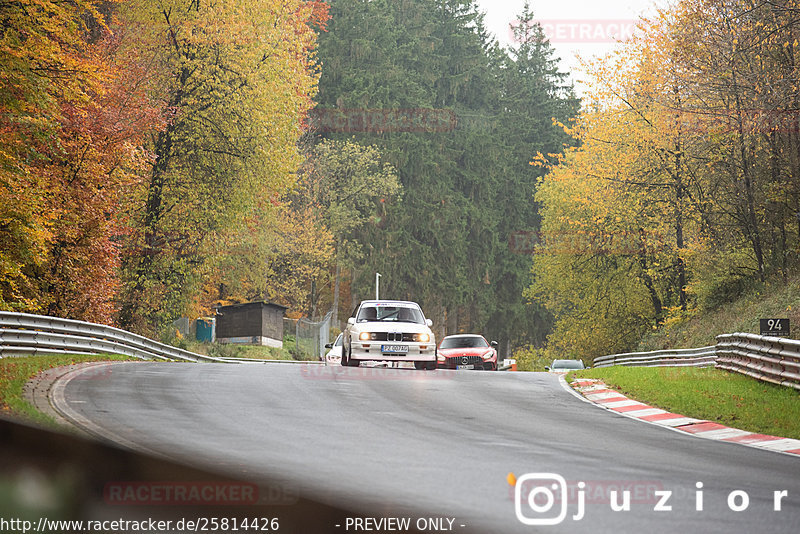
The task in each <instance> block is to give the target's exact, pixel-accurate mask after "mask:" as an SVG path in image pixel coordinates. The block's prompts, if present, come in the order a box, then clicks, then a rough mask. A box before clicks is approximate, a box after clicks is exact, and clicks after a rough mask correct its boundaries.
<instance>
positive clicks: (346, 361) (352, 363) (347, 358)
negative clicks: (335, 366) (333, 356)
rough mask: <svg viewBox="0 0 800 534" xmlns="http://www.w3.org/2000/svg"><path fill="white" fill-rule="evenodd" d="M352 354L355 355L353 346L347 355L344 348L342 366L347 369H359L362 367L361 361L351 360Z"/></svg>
mask: <svg viewBox="0 0 800 534" xmlns="http://www.w3.org/2000/svg"><path fill="white" fill-rule="evenodd" d="M352 354H353V347H352V346H351V347H350V349H349V350H348V351H347V354H345V352H344V347H342V365H344V366H345V367H358V366H359V365H361V362H360V361H358V360H354V359H353V358H351V355H352Z"/></svg>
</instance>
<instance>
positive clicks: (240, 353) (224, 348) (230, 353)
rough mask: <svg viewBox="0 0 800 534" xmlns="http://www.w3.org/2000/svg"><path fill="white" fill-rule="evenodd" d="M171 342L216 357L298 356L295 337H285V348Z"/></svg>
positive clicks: (184, 348)
mask: <svg viewBox="0 0 800 534" xmlns="http://www.w3.org/2000/svg"><path fill="white" fill-rule="evenodd" d="M168 342H169V343H170V344H172V345H174V346H176V347H178V348H181V349H183V350H188V351H190V352H194V353H197V354H203V355H204V356H211V357H214V358H254V359H259V360H295V359H300V358H297V356H298V355H297V354H296V349H295V344H294V338H293V337H292V338H289V339H284V342H283V348H277V347H265V346H262V345H239V344H234V343H226V344H223V343H202V342H200V341H193V340H191V341H190V340H186V339H180V340H170V341H168Z"/></svg>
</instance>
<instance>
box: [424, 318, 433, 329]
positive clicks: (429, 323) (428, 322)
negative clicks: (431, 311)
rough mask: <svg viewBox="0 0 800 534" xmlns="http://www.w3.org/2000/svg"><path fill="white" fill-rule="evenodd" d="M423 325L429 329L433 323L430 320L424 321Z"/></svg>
mask: <svg viewBox="0 0 800 534" xmlns="http://www.w3.org/2000/svg"><path fill="white" fill-rule="evenodd" d="M425 324H426V325H428V328H430V327H432V326H433V321H431V320H430V319H425Z"/></svg>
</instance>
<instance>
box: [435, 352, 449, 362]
mask: <svg viewBox="0 0 800 534" xmlns="http://www.w3.org/2000/svg"><path fill="white" fill-rule="evenodd" d="M436 360H437V361H440V362H445V361H447V358H446V357H445V355H444V354H440V353H438V352H437V353H436Z"/></svg>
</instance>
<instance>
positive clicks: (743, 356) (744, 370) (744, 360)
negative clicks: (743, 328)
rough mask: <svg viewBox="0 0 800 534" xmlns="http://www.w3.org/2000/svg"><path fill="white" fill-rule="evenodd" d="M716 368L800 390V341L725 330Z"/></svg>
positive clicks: (719, 346)
mask: <svg viewBox="0 0 800 534" xmlns="http://www.w3.org/2000/svg"><path fill="white" fill-rule="evenodd" d="M717 368H719V369H725V370H726V371H733V372H736V373H741V374H744V375H748V376H751V377H753V378H757V379H758V380H763V381H764V382H771V383H773V384H779V385H782V386H788V387H791V388H794V389H798V390H800V341H796V340H794V339H785V338H779V337H767V336H759V335H756V334H742V333H737V334H723V335H721V336H717Z"/></svg>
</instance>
